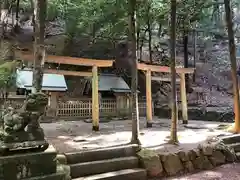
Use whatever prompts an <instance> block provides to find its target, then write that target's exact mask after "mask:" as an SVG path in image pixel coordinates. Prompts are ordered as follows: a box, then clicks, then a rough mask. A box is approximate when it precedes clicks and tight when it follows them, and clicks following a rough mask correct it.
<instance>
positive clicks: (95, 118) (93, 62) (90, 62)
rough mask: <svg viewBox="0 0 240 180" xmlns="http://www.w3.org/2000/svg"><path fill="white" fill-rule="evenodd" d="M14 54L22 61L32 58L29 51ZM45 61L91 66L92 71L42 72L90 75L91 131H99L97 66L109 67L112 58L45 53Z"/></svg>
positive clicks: (47, 70)
mask: <svg viewBox="0 0 240 180" xmlns="http://www.w3.org/2000/svg"><path fill="white" fill-rule="evenodd" d="M16 56H17V57H19V58H20V59H22V60H24V61H33V59H34V55H33V53H30V52H21V51H18V52H16ZM45 62H48V63H56V64H68V65H76V66H88V67H92V72H79V71H66V70H56V69H44V73H49V74H62V75H69V76H83V77H92V129H93V131H99V102H98V68H101V67H111V66H112V65H113V62H114V60H98V59H85V58H75V57H66V56H54V55H46V57H45Z"/></svg>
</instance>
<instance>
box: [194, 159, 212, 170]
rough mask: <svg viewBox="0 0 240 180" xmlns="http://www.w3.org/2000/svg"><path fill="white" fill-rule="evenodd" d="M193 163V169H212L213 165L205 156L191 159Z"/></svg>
mask: <svg viewBox="0 0 240 180" xmlns="http://www.w3.org/2000/svg"><path fill="white" fill-rule="evenodd" d="M193 165H194V168H195V169H200V170H207V169H212V168H213V165H212V163H211V162H210V161H209V160H208V158H207V157H206V156H199V157H197V158H196V159H195V160H194V161H193Z"/></svg>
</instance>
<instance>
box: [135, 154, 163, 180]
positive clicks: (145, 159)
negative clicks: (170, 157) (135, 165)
mask: <svg viewBox="0 0 240 180" xmlns="http://www.w3.org/2000/svg"><path fill="white" fill-rule="evenodd" d="M139 156H140V161H141V164H142V166H143V167H144V168H145V169H146V171H147V175H148V177H160V176H162V175H163V172H164V171H163V167H162V163H161V160H160V157H159V155H158V154H157V153H154V152H151V151H145V153H143V152H140V153H139Z"/></svg>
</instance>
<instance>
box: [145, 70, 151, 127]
mask: <svg viewBox="0 0 240 180" xmlns="http://www.w3.org/2000/svg"><path fill="white" fill-rule="evenodd" d="M146 100H147V102H146V103H147V127H152V81H151V70H148V71H147V73H146Z"/></svg>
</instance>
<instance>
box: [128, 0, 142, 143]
mask: <svg viewBox="0 0 240 180" xmlns="http://www.w3.org/2000/svg"><path fill="white" fill-rule="evenodd" d="M128 2H129V11H128V12H129V15H128V16H129V25H128V26H129V27H128V28H129V42H130V46H129V47H130V54H129V55H130V57H129V60H130V61H132V62H133V63H132V64H133V65H132V81H131V100H132V108H131V110H132V141H131V142H132V143H134V144H140V141H139V138H138V135H139V112H138V92H137V91H138V89H137V87H138V69H137V58H136V29H135V27H136V25H135V22H136V19H135V18H136V13H135V11H136V0H129V1H128Z"/></svg>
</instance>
